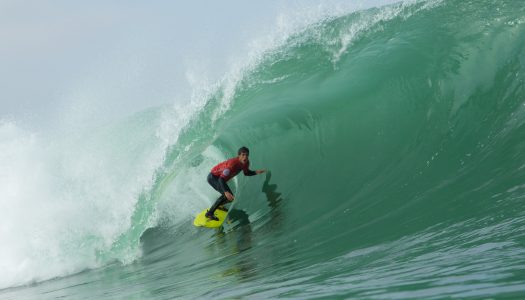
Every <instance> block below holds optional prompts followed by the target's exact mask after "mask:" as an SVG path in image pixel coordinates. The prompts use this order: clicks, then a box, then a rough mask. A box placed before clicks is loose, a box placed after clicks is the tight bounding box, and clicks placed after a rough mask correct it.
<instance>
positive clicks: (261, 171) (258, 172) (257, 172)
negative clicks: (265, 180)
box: [255, 170, 266, 174]
mask: <svg viewBox="0 0 525 300" xmlns="http://www.w3.org/2000/svg"><path fill="white" fill-rule="evenodd" d="M264 172H266V170H257V171H255V173H256V174H262V173H264Z"/></svg>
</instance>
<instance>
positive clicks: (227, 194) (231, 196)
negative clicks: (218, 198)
mask: <svg viewBox="0 0 525 300" xmlns="http://www.w3.org/2000/svg"><path fill="white" fill-rule="evenodd" d="M224 196H226V199H228V201H230V202H231V201H233V199H235V198H234V197H233V195H232V193H230V192H225V193H224Z"/></svg>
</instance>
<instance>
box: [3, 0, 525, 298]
mask: <svg viewBox="0 0 525 300" xmlns="http://www.w3.org/2000/svg"><path fill="white" fill-rule="evenodd" d="M280 22H281V23H279V24H280V25H279V26H278V28H277V29H276V30H275V31H274V32H273V33H272V34H271V35H268V36H264V37H259V38H254V42H253V44H252V51H251V52H250V53H248V55H247V56H246V57H244V59H242V60H241V61H239V62H237V63H232V65H231V66H230V68H229V71H228V72H226V73H225V74H224V76H222V77H221V79H220V80H218V81H217V82H213V83H205V84H204V83H203V84H199V83H197V82H196V83H195V85H196V86H195V89H194V91H193V93H192V96H191V98H190V99H188V101H186V102H184V103H178V104H176V105H161V106H153V107H149V108H146V109H142V110H141V111H138V112H135V113H133V114H129V115H127V116H125V117H123V118H118V119H115V120H111V121H110V122H105V123H104V124H102V125H100V124H97V126H78V127H73V128H64V129H63V130H60V131H57V132H56V133H55V134H53V135H44V134H40V133H39V132H36V131H34V130H31V129H28V128H26V127H24V126H22V125H20V122H18V121H17V120H16V119H12V118H6V119H2V120H1V121H0V166H1V167H0V191H1V192H0V208H1V209H0V298H2V299H55V298H62V297H63V298H71V299H115V298H117V299H120V298H122V299H173V298H187V299H195V298H219V299H232V298H250V299H251V298H254V299H268V298H296V299H304V298H326V299H347V298H351V299H354V298H356V299H422V298H424V299H434V298H435V299H440V298H461V299H465V298H491V299H499V298H509V299H520V298H523V297H524V296H525V271H524V270H525V206H524V200H525V151H523V149H524V148H525V142H524V141H525V6H524V5H523V4H522V3H520V1H493V0H483V1H459V0H443V1H405V2H399V3H393V4H388V5H385V6H380V7H371V8H366V9H359V10H355V9H351V10H350V9H346V10H345V9H333V10H326V11H322V12H319V11H318V12H317V13H316V14H315V16H309V17H308V18H305V20H303V21H301V22H295V23H293V24H290V23H287V22H286V21H285V20H282V19H281V20H280ZM80 109H81V108H80ZM240 146H247V147H249V148H250V161H251V166H252V168H253V169H267V170H268V173H266V174H263V175H259V176H255V177H250V178H248V177H244V176H242V175H239V176H237V177H236V178H235V179H234V180H233V181H232V183H231V186H232V188H233V190H234V192H235V195H236V200H235V205H234V206H233V208H232V209H231V211H230V213H229V220H228V221H227V222H226V223H225V225H224V228H222V229H221V230H210V229H203V228H196V227H194V226H193V225H192V221H193V217H194V216H195V215H196V214H197V213H198V212H200V211H201V210H202V209H204V208H206V207H207V206H209V205H211V204H212V203H213V201H214V200H215V198H216V197H217V195H216V192H215V191H214V190H213V189H212V188H211V187H209V186H208V184H207V182H206V176H207V175H208V172H209V170H210V169H211V168H212V167H213V166H214V165H215V164H217V163H219V162H221V161H222V160H225V159H227V158H230V157H233V156H235V154H236V150H237V149H238V148H239V147H240Z"/></svg>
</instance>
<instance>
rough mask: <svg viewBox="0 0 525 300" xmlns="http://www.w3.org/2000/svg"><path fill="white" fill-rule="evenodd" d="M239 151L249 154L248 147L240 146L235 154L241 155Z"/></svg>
mask: <svg viewBox="0 0 525 300" xmlns="http://www.w3.org/2000/svg"><path fill="white" fill-rule="evenodd" d="M241 153H246V154H248V155H249V154H250V149H248V148H246V147H244V146H242V147H241V148H239V151H237V155H241Z"/></svg>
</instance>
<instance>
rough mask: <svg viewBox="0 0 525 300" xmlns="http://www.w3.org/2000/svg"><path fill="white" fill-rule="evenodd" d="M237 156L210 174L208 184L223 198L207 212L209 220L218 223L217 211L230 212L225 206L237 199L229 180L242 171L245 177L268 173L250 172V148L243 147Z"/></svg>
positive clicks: (224, 162) (214, 168)
mask: <svg viewBox="0 0 525 300" xmlns="http://www.w3.org/2000/svg"><path fill="white" fill-rule="evenodd" d="M237 155H238V156H237V157H234V158H230V159H228V160H226V161H223V162H221V163H220V164H218V165H216V166H215V167H213V168H212V169H211V171H210V174H208V183H209V184H210V185H211V186H212V187H213V188H214V189H215V190H216V191H217V192H219V193H221V196H220V197H219V198H218V199H217V200H216V201H215V203H214V204H213V205H212V207H211V208H210V210H208V212H206V217H207V218H208V219H211V220H215V221H218V220H219V219H218V218H217V217H216V216H215V215H214V213H215V210H217V209H220V210H224V211H228V210H227V209H226V208H224V204H226V203H227V202H232V201H233V200H234V199H235V197H234V196H233V193H232V191H231V190H230V187H229V186H228V184H227V182H228V180H230V179H232V178H233V177H235V176H236V175H237V174H239V172H240V171H241V170H242V171H243V173H244V175H245V176H253V175H257V174H262V173H264V172H266V170H256V171H252V170H250V160H249V159H248V156H249V155H250V150H249V149H248V148H246V147H241V148H240V149H239V151H237Z"/></svg>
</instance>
